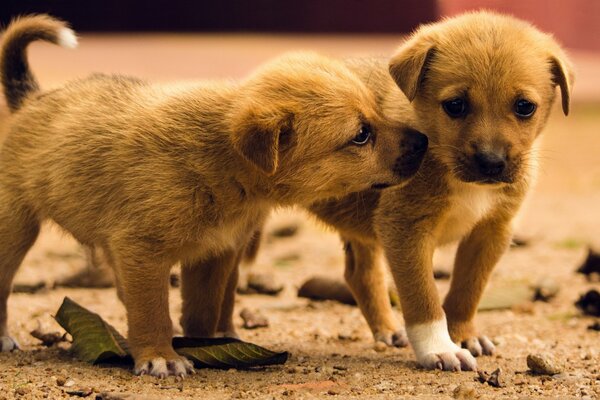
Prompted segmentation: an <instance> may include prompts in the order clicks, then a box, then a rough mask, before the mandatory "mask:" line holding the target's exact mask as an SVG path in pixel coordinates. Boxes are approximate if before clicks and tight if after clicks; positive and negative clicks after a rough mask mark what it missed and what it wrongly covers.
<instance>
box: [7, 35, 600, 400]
mask: <svg viewBox="0 0 600 400" xmlns="http://www.w3.org/2000/svg"><path fill="white" fill-rule="evenodd" d="M396 43H397V38H389V37H380V38H379V37H371V38H360V37H359V38H335V37H326V38H309V39H306V38H304V39H299V38H295V37H283V38H282V37H250V38H247V37H237V38H236V37H229V36H227V37H222V38H219V37H187V36H185V37H171V36H165V37H163V36H156V37H149V38H148V37H131V36H128V37H119V36H110V37H97V36H89V37H85V36H84V38H83V40H82V43H81V51H80V53H77V52H71V53H69V52H67V51H64V50H60V49H56V48H53V47H50V46H39V47H35V48H34V49H33V51H32V65H33V68H34V70H35V71H39V74H38V75H39V77H40V80H41V82H42V84H43V86H44V87H48V86H50V85H52V84H56V83H59V82H61V81H63V80H66V79H67V78H69V77H71V76H82V75H85V73H87V72H90V71H92V70H95V71H113V72H118V71H124V72H127V73H132V74H133V73H137V75H142V76H147V77H150V78H155V79H163V80H165V79H172V78H175V77H178V78H190V77H192V76H199V77H211V76H227V75H232V76H240V75H242V74H243V73H244V72H245V71H247V70H248V69H249V68H251V67H252V66H254V65H255V64H257V63H259V62H260V61H262V60H263V59H264V58H266V57H268V56H270V55H271V54H274V53H277V52H280V51H283V50H285V49H288V48H314V49H317V50H319V49H320V50H325V51H328V52H330V53H333V54H336V55H362V54H369V53H372V54H373V53H375V54H377V53H379V54H385V53H387V52H389V51H390V50H391V49H393V47H394V45H395V44H396ZM157 54H160V55H161V56H160V57H158V59H155V57H156V55H157ZM581 60H583V61H582V64H584V65H588V66H589V65H595V66H596V69H595V70H596V71H597V66H598V65H600V64H599V63H598V62H597V59H594V58H593V57H591V58H590V56H588V55H585V56H581ZM590 60H592V61H590ZM594 60H596V61H594ZM575 62H576V64H577V59H576V60H575ZM594 62H595V64H594ZM196 64H197V65H198V69H199V70H200V72H198V74H197V75H195V74H194V72H195V70H194V66H195V65H196ZM586 76H588V77H592V76H593V74H591V73H590V68H587V69H585V70H584V71H582V74H581V76H580V79H578V81H577V85H580V86H581V87H582V88H583V89H582V90H581V92H580V93H581V94H580V95H578V94H577V92H576V95H575V99H576V104H575V105H574V106H573V109H572V115H570V116H569V117H568V118H565V117H564V116H562V115H561V114H560V112H559V109H558V108H557V109H556V110H555V113H554V116H553V117H552V118H551V120H550V122H549V126H548V129H547V130H546V132H545V135H544V138H543V142H544V145H543V151H542V156H541V163H542V170H541V173H540V179H539V184H538V185H537V188H536V189H535V190H534V192H533V194H532V196H531V198H530V199H529V202H528V204H527V207H526V208H525V210H524V211H523V213H522V216H521V219H520V223H519V229H518V232H519V234H520V235H521V236H524V237H526V238H529V240H530V242H529V245H528V246H526V247H522V248H513V249H511V250H510V251H509V252H508V254H507V255H506V256H505V257H504V258H503V259H502V261H501V262H500V264H499V265H498V266H497V268H496V271H495V273H494V275H493V278H492V282H491V286H492V287H493V286H501V285H505V284H506V283H507V282H515V281H519V282H529V283H532V284H533V283H535V282H537V281H538V280H540V279H541V278H552V279H553V280H555V281H556V282H558V284H559V285H560V292H559V294H558V296H557V297H556V298H555V299H553V300H552V301H551V302H550V303H542V302H535V303H531V304H530V305H529V306H527V307H521V308H518V309H513V310H504V311H489V312H482V313H480V314H479V315H478V317H477V322H478V325H479V327H480V330H481V331H482V332H483V333H485V334H486V335H488V336H490V337H491V338H492V339H493V340H494V342H495V343H496V344H497V350H498V351H497V355H495V356H492V357H482V358H480V359H478V363H479V368H480V369H481V370H484V371H488V372H491V371H493V370H495V369H496V368H501V370H502V375H501V376H502V379H503V381H504V384H505V386H504V387H502V388H494V387H491V386H489V385H487V384H481V383H479V382H476V381H475V378H476V376H477V374H476V373H474V372H461V373H448V372H439V371H424V370H421V369H418V367H417V365H416V363H415V362H414V357H413V354H412V352H411V350H410V349H408V348H405V349H392V348H390V349H387V350H385V351H383V352H377V351H375V350H374V346H373V341H372V338H371V334H370V332H369V329H368V327H367V324H366V322H365V321H364V319H363V318H362V316H361V313H360V311H359V310H358V308H356V307H352V306H347V305H342V304H338V303H335V302H330V301H327V302H313V301H309V300H307V299H300V298H297V296H296V293H297V288H298V287H299V286H300V285H301V284H302V282H304V281H305V280H306V279H307V278H308V277H311V276H313V275H315V274H324V275H327V276H331V277H336V278H340V279H341V278H342V273H343V254H342V246H341V243H340V241H339V239H338V238H337V236H336V235H335V234H334V233H332V232H330V231H327V230H326V229H325V228H324V227H322V226H319V225H317V224H315V223H314V222H313V221H312V220H311V218H310V217H308V216H307V215H305V214H303V213H302V212H300V211H293V210H283V211H281V212H278V213H276V215H275V216H274V217H273V218H272V220H271V221H270V223H269V228H268V229H267V231H268V232H270V231H272V230H274V229H276V228H277V227H281V226H287V225H290V224H293V225H297V226H299V232H298V234H297V235H295V236H294V237H291V238H271V239H267V240H266V241H265V242H264V244H263V248H262V251H261V252H260V254H259V258H258V260H257V263H256V265H255V267H254V269H253V271H256V272H268V273H272V274H273V275H274V277H275V279H276V280H278V281H280V282H283V283H284V286H285V288H284V290H283V292H282V293H280V294H279V295H278V296H276V297H272V296H265V295H244V296H238V300H237V302H236V322H237V325H238V326H239V333H240V334H241V336H242V338H243V339H244V340H247V341H251V342H254V343H257V344H260V345H263V346H265V347H268V348H271V349H274V350H278V351H283V350H287V351H289V352H290V353H291V357H290V359H289V360H288V362H287V363H286V364H285V365H283V366H276V367H268V368H260V369H257V370H251V371H235V370H229V371H221V370H206V369H205V370H198V371H197V374H196V375H194V376H192V377H190V378H187V379H186V380H184V381H182V382H180V381H176V380H175V379H172V378H169V379H165V380H158V379H155V378H152V377H147V376H145V377H136V376H133V375H132V374H131V372H130V371H129V370H127V369H124V368H120V367H110V366H91V365H88V364H85V363H83V362H80V361H77V360H76V359H74V358H72V356H71V355H70V354H69V353H68V352H67V351H66V350H65V348H66V347H68V346H62V345H61V346H59V347H55V348H50V349H47V348H44V347H41V346H40V345H39V344H38V343H39V341H37V340H36V339H34V338H33V337H31V336H30V334H29V332H30V331H31V330H33V329H35V328H36V327H38V325H41V326H42V328H43V329H45V330H60V327H58V325H57V324H56V322H54V320H53V318H52V315H53V314H54V313H55V312H56V310H57V309H58V307H59V306H60V304H61V302H62V299H63V298H64V297H65V296H69V297H71V298H72V299H74V300H75V301H77V302H78V303H80V304H81V305H83V306H85V307H87V308H89V309H91V310H93V311H95V312H98V313H100V314H101V315H102V316H103V317H104V318H105V319H106V320H107V321H108V322H110V323H111V324H113V325H114V326H115V327H116V328H117V329H118V330H120V331H121V332H125V331H126V329H125V325H126V322H125V311H124V308H123V306H122V305H121V304H120V303H119V301H118V300H117V297H116V293H115V291H114V289H55V290H42V291H40V292H38V293H35V294H25V293H15V294H13V295H12V296H11V298H10V299H9V328H10V330H11V332H12V333H13V335H14V337H15V338H16V339H17V341H18V342H19V343H20V344H21V346H22V351H17V352H13V353H9V354H0V399H12V398H23V399H29V398H32V399H34V398H35V399H37V398H50V399H59V398H69V397H70V395H69V394H68V393H67V392H69V391H77V390H82V389H88V388H89V389H91V391H92V394H91V395H90V396H89V397H88V398H94V396H96V395H97V394H99V393H101V392H106V393H111V394H113V395H115V396H117V397H115V398H129V399H132V398H134V399H154V398H155V399H163V398H165V399H188V398H189V399H191V398H204V399H221V398H224V399H227V398H258V399H263V398H320V397H329V398H343V399H353V398H368V399H371V398H373V399H387V398H390V399H397V398H423V399H425V398H432V399H433V398H436V399H437V398H440V399H444V398H452V397H453V396H454V395H453V394H454V392H455V390H457V388H458V387H460V388H459V389H460V390H461V392H462V393H464V394H465V395H466V396H471V397H480V398H484V399H496V398H515V399H517V398H534V397H535V398H561V399H564V398H588V399H596V398H599V397H600V332H596V331H591V330H588V329H587V326H588V325H590V324H591V323H592V322H594V320H593V318H590V317H583V316H581V314H580V312H579V311H578V310H577V309H576V308H575V307H574V305H573V303H574V302H575V300H577V298H578V297H579V295H581V294H582V293H584V292H585V291H587V290H588V289H590V288H594V287H595V288H599V286H600V284H598V283H595V284H594V283H589V282H587V281H586V280H585V279H584V277H583V276H581V275H578V274H575V273H574V270H575V269H576V268H577V266H578V265H579V264H580V263H581V262H582V261H583V259H584V257H585V254H586V246H587V244H592V245H595V246H596V247H599V246H600V227H599V225H600V211H599V210H598V206H599V204H600V160H599V158H598V151H599V150H600V135H599V134H598V130H599V129H598V128H599V127H600V102H598V103H594V102H593V101H594V100H598V99H597V98H594V93H597V97H600V91H598V88H599V87H600V85H597V84H595V83H593V82H592V79H591V78H590V80H586V78H585V77H586ZM594 88H595V89H594ZM594 90H596V92H594ZM594 104H598V105H594ZM3 112H4V113H5V112H6V111H5V110H4V109H3ZM2 119H4V118H3V117H2V115H0V121H1V120H2ZM599 248H600V247H599ZM452 254H453V248H448V249H443V250H442V251H440V252H439V254H437V255H436V261H435V264H436V266H439V267H441V268H446V269H449V268H450V267H451V265H452ZM83 265H84V258H83V255H82V252H81V250H80V249H79V247H78V245H77V244H76V243H75V242H74V241H73V240H72V239H71V238H70V237H69V236H68V235H67V234H64V233H62V232H61V231H60V230H59V229H58V228H56V227H54V226H51V225H48V226H46V227H45V229H44V231H43V233H42V234H41V236H40V238H39V240H38V242H37V243H36V245H35V247H34V248H33V249H32V251H31V252H30V253H29V255H28V256H27V258H26V260H25V262H24V264H23V266H22V267H21V269H20V271H19V274H18V276H17V280H16V283H17V284H35V283H38V282H47V283H48V284H49V286H52V283H53V282H55V281H56V280H60V279H61V278H64V277H66V276H68V275H70V274H72V273H73V272H74V271H77V270H78V269H80V268H82V267H83ZM438 284H439V288H440V292H441V293H444V292H445V290H447V285H448V283H447V281H438ZM171 300H172V301H171V309H172V315H173V320H174V321H177V320H178V318H179V313H180V309H181V302H180V299H179V295H178V292H177V290H176V289H172V291H171ZM244 307H249V308H251V309H258V310H260V311H261V312H262V313H263V314H264V315H265V316H267V317H268V319H269V321H270V327H268V328H261V329H257V330H252V331H250V330H244V329H242V328H241V324H242V322H241V319H240V318H239V311H240V310H241V309H242V308H244ZM177 329H179V328H177ZM537 352H545V353H549V354H551V355H553V356H554V357H555V358H556V359H557V360H558V362H559V364H561V365H562V366H563V372H562V373H561V374H558V375H555V376H553V377H549V376H546V377H544V376H534V375H530V374H529V373H527V369H528V368H527V365H526V356H527V355H528V354H530V353H537ZM65 382H66V383H65ZM59 383H62V384H63V385H62V386H61V385H59ZM124 394H129V397H127V396H125V395H124ZM73 398H75V397H73ZM467 398H469V397H467Z"/></svg>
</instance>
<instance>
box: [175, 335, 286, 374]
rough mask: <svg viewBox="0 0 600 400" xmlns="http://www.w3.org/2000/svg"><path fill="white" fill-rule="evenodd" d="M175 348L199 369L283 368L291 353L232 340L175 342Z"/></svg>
mask: <svg viewBox="0 0 600 400" xmlns="http://www.w3.org/2000/svg"><path fill="white" fill-rule="evenodd" d="M173 348H174V349H175V351H176V352H177V353H179V354H181V355H182V356H186V357H187V358H189V359H190V360H192V361H193V362H194V366H196V368H202V367H209V368H249V367H255V366H260V365H274V364H284V363H285V362H286V361H287V359H288V356H289V354H288V352H281V353H276V352H274V351H271V350H267V349H265V348H263V347H260V346H257V345H255V344H252V343H246V342H242V341H241V340H238V339H231V338H211V339H197V338H186V337H176V338H173Z"/></svg>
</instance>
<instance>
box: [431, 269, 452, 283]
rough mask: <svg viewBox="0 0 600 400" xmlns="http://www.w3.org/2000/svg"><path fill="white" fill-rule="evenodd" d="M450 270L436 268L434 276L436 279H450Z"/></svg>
mask: <svg viewBox="0 0 600 400" xmlns="http://www.w3.org/2000/svg"><path fill="white" fill-rule="evenodd" d="M450 276H451V274H450V271H447V270H445V269H442V268H436V269H434V270H433V278H434V279H439V280H446V279H450Z"/></svg>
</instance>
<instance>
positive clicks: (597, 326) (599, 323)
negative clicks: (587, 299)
mask: <svg viewBox="0 0 600 400" xmlns="http://www.w3.org/2000/svg"><path fill="white" fill-rule="evenodd" d="M588 329H589V330H591V331H600V321H596V322H594V323H593V324H591V325H590V326H588Z"/></svg>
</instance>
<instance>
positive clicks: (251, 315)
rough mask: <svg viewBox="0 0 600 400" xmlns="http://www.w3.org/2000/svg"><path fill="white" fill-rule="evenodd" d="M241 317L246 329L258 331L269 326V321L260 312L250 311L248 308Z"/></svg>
mask: <svg viewBox="0 0 600 400" xmlns="http://www.w3.org/2000/svg"><path fill="white" fill-rule="evenodd" d="M240 317H242V319H243V320H244V325H243V326H244V328H245V329H256V328H265V327H267V326H269V320H268V319H267V317H265V316H264V315H262V314H260V313H259V312H258V311H254V312H253V311H250V310H249V309H248V308H244V309H243V310H242V311H241V312H240Z"/></svg>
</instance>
